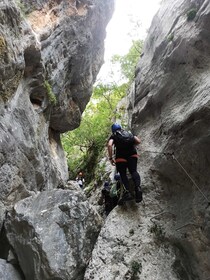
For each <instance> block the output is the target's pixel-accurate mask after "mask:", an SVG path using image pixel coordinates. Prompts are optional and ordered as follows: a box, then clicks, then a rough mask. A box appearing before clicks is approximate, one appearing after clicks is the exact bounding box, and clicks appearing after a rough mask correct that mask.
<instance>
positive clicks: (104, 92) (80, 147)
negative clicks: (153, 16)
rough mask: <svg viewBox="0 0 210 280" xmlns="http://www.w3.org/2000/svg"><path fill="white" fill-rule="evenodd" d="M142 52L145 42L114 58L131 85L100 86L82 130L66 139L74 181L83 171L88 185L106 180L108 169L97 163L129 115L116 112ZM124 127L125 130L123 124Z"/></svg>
mask: <svg viewBox="0 0 210 280" xmlns="http://www.w3.org/2000/svg"><path fill="white" fill-rule="evenodd" d="M141 49H142V41H140V40H139V41H134V42H133V45H132V47H131V48H130V50H129V53H128V54H127V55H125V56H115V57H114V58H113V63H119V64H120V68H121V73H122V74H123V76H124V80H125V79H126V80H127V81H126V82H124V83H122V84H121V85H117V84H116V83H110V84H98V85H97V86H96V87H95V88H94V91H93V94H92V98H91V101H90V102H89V104H88V105H87V107H86V109H85V111H84V113H83V116H82V120H81V124H80V127H78V128H77V129H75V130H73V131H70V132H67V133H65V134H63V135H62V137H61V140H62V145H63V148H64V150H65V152H66V157H67V161H68V166H69V170H70V174H69V175H70V179H75V177H76V175H77V173H78V171H79V170H83V172H84V174H85V180H86V183H87V184H88V183H89V182H90V181H91V180H92V179H93V177H94V178H95V180H96V181H97V182H98V183H100V182H101V180H103V179H104V178H103V176H101V174H102V173H105V170H104V167H103V166H100V169H99V166H97V162H98V160H99V156H100V155H101V152H102V150H103V149H104V147H105V145H106V143H107V139H108V137H109V135H110V127H111V124H112V123H113V121H115V120H116V119H122V116H123V115H124V113H125V108H120V109H119V108H118V109H117V110H116V106H117V104H118V103H119V101H120V100H121V99H122V98H123V97H124V96H125V94H126V91H127V89H128V86H129V83H130V82H132V80H133V78H134V72H135V67H136V64H137V61H138V60H139V57H140V54H141ZM121 124H122V125H123V126H124V124H123V122H122V123H121ZM96 167H97V168H96ZM102 169H103V170H102ZM94 172H95V173H94Z"/></svg>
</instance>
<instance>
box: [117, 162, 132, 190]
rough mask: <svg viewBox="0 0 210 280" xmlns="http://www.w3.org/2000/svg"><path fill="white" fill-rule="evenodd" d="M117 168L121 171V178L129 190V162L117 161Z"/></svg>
mask: <svg viewBox="0 0 210 280" xmlns="http://www.w3.org/2000/svg"><path fill="white" fill-rule="evenodd" d="M116 168H117V172H119V173H120V178H121V181H122V183H123V185H124V187H125V188H126V190H127V191H129V182H128V177H127V175H126V170H127V162H116Z"/></svg>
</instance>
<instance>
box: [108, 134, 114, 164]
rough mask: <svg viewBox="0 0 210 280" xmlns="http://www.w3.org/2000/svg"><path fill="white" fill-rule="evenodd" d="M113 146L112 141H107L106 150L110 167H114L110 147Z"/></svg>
mask: <svg viewBox="0 0 210 280" xmlns="http://www.w3.org/2000/svg"><path fill="white" fill-rule="evenodd" d="M113 144H114V140H113V139H109V141H108V144H107V148H108V156H109V161H110V162H111V164H112V165H114V159H113V154H112V146H113Z"/></svg>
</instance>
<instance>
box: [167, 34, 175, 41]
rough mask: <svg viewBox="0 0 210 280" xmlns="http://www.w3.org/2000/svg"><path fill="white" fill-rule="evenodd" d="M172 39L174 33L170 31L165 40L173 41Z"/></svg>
mask: <svg viewBox="0 0 210 280" xmlns="http://www.w3.org/2000/svg"><path fill="white" fill-rule="evenodd" d="M173 39H174V33H170V34H169V35H168V36H167V40H168V41H169V42H171V41H173Z"/></svg>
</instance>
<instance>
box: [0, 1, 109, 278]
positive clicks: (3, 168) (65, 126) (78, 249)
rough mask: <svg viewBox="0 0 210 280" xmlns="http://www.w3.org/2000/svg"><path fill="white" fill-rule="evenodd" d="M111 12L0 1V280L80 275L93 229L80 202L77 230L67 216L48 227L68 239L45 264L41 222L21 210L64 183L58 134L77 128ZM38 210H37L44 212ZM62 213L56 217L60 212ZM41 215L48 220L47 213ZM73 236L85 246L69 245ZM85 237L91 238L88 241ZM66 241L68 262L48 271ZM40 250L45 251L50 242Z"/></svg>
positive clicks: (99, 6) (104, 4)
mask: <svg viewBox="0 0 210 280" xmlns="http://www.w3.org/2000/svg"><path fill="white" fill-rule="evenodd" d="M113 5H114V1H113V0H105V1H104V0H103V1H102V0H80V1H73V0H68V1H67V0H64V1H60V0H58V1H57V0H56V1H54V0H46V1H39V0H33V1H22V0H17V1H16V0H2V1H0V260H2V261H1V266H0V275H3V276H2V279H4V280H9V279H17V280H19V279H43V280H44V279H75V277H76V278H77V279H81V278H82V275H83V274H84V269H85V266H86V264H87V263H86V262H87V259H88V258H89V256H90V252H91V248H92V246H93V244H94V242H95V238H96V236H97V233H98V231H99V228H100V223H99V224H97V221H96V219H95V216H94V214H93V215H92V214H91V209H89V208H88V207H89V206H88V203H87V202H85V198H84V197H83V198H82V199H83V200H84V201H83V202H81V211H82V212H83V214H84V213H85V212H86V214H87V213H88V214H90V216H88V217H87V215H86V214H84V217H83V218H82V215H83V214H82V215H80V218H81V224H79V223H78V224H77V223H76V221H77V217H76V216H75V219H73V220H69V221H68V222H66V224H65V225H60V226H61V227H63V228H62V230H61V231H60V230H59V226H57V227H56V221H54V222H53V221H51V222H52V224H53V223H54V225H55V238H57V239H58V236H57V235H59V236H60V235H62V232H64V231H65V233H63V234H64V235H63V237H62V238H63V241H65V240H64V239H65V238H67V237H66V235H65V234H67V235H68V238H69V240H68V241H66V242H64V243H62V244H61V247H62V246H63V247H62V248H57V247H56V246H55V247H54V249H53V250H55V252H57V254H55V256H53V253H52V252H51V253H50V255H51V256H52V260H51V259H50V257H49V258H48V254H49V252H48V249H46V248H43V247H42V242H45V241H44V237H43V236H44V235H45V234H46V235H47V231H48V228H47V227H46V228H45V230H46V231H45V234H43V236H41V237H40V236H39V237H38V235H37V234H38V232H36V231H37V229H38V231H39V230H40V227H41V224H40V222H41V220H39V219H36V217H31V220H30V217H29V213H28V214H27V212H28V211H29V209H28V208H27V207H26V204H27V203H28V204H30V205H33V203H35V204H36V202H35V201H37V200H36V196H37V195H38V194H39V195H40V196H42V193H43V196H45V199H47V196H48V194H49V193H48V192H50V191H51V192H52V196H53V195H54V196H56V194H58V193H59V191H58V190H56V189H57V188H58V187H63V186H64V185H65V184H66V182H67V179H68V170H67V163H66V159H65V155H64V151H63V149H62V147H61V142H60V133H63V132H65V131H68V130H72V129H74V128H76V127H78V126H79V124H80V119H81V114H82V112H83V111H84V109H85V106H86V104H87V102H88V101H89V99H90V96H91V92H92V85H93V83H94V82H95V79H96V75H97V73H98V72H99V69H100V67H101V65H102V63H103V54H104V39H105V36H106V32H105V28H106V25H107V23H108V21H109V20H110V18H111V15H112V12H113ZM61 192H62V191H61ZM54 196H53V197H54ZM61 196H62V199H61V200H62V201H64V200H66V201H67V202H69V200H71V196H72V194H70V191H69V190H68V191H65V194H64V193H62V194H61ZM77 197H78V201H79V200H80V194H79V193H77V192H76V191H75V198H74V199H75V201H76V200H77ZM25 199H26V200H25ZM29 201H30V203H29ZM59 201H60V196H59V195H58V197H57V200H56V201H54V204H55V205H54V207H55V209H57V210H58V209H59V205H60V204H59V203H60V202H59ZM45 202H46V203H47V201H45ZM45 202H43V200H42V202H39V203H43V207H44V205H45ZM16 203H17V204H16ZM19 203H20V204H19ZM37 203H38V202H37ZM39 203H38V204H39ZM62 203H63V202H62ZM18 205H21V206H18ZM62 205H63V204H62ZM13 207H14V210H13V211H12V210H11V209H13ZM28 207H29V208H30V207H32V208H30V209H31V210H30V211H32V212H33V211H34V210H35V208H37V211H39V210H38V209H39V205H37V204H36V206H28ZM66 207H67V206H66ZM71 207H73V206H72V205H71ZM78 207H79V206H78ZM20 208H21V211H20V213H19V212H18V213H16V210H15V209H20ZM67 208H68V207H67ZM67 208H65V209H66V210H65V209H64V210H63V211H64V212H65V211H67V212H68V209H67ZM79 208H80V207H79ZM79 208H78V209H79ZM78 209H77V210H78ZM82 209H83V210H84V211H83V210H82ZM42 210H43V209H42ZM42 210H40V211H42ZM48 210H49V213H50V211H51V208H50V209H48ZM48 210H47V211H48ZM10 211H12V212H10ZM58 211H62V210H58ZM78 211H80V210H78ZM75 212H76V210H75ZM34 213H35V212H34ZM59 213H61V212H59ZM65 213H66V212H65ZM79 213H80V212H79ZM6 214H8V215H6ZM16 214H17V217H16ZM80 214H81V213H80ZM65 215H66V214H64V216H65ZM75 215H76V214H75ZM25 216H27V218H23V220H22V221H21V217H25ZM67 216H68V215H67ZM37 217H38V216H37ZM51 218H53V217H51ZM54 218H55V217H54ZM54 218H53V219H54ZM7 219H8V220H7ZM67 220H68V218H67ZM6 221H7V222H6ZM9 221H11V222H9ZM63 222H64V223H65V221H63ZM92 222H93V224H92ZM27 223H28V224H27ZM33 223H34V224H33ZM58 223H60V222H58ZM86 223H87V224H86ZM32 224H33V227H34V229H33V228H32ZM6 225H7V229H6ZM15 225H17V228H15ZM77 226H78V227H79V229H78V228H77ZM74 227H75V232H74ZM94 228H95V229H94ZM77 230H80V231H81V235H82V238H84V241H85V242H86V245H85V244H83V243H81V246H80V245H79V244H77V242H76V239H74V236H76V231H77ZM27 231H28V233H27ZM67 232H68V233H67ZM90 232H91V233H93V232H95V233H94V234H93V235H92V236H91V234H90ZM21 236H22V237H21ZM21 238H22V239H21ZM27 238H28V239H30V238H32V240H30V241H28V239H27ZM49 238H50V237H49ZM68 238H67V239H68ZM71 238H72V240H73V239H74V241H73V243H72V246H73V247H74V246H75V247H74V249H72V252H71V253H72V258H70V259H68V258H67V259H66V263H65V264H63V263H62V264H60V266H61V267H60V268H56V267H55V266H56V264H55V263H56V261H58V259H59V258H63V253H62V252H63V251H62V250H66V252H68V251H71V249H70V243H71V240H70V239H71ZM82 240H83V239H82ZM36 242H37V243H36ZM26 243H27V245H26ZM47 243H48V244H47V246H50V245H49V244H50V243H51V241H50V240H47ZM25 245H26V246H25ZM21 246H23V247H24V246H25V247H24V249H23V248H22V247H21ZM30 246H31V247H30ZM44 247H45V246H44ZM73 247H72V248H73ZM85 247H87V250H86V249H85ZM83 249H84V251H83ZM56 250H58V251H56ZM59 250H61V251H62V252H61V251H59ZM10 253H11V254H13V257H12V260H10V258H9V255H10ZM80 254H83V255H80ZM55 258H56V260H55ZM5 260H7V261H8V262H9V263H5ZM29 260H31V261H29ZM80 261H81V263H80ZM40 263H41V265H40V267H38V266H39V264H40ZM58 263H59V262H58ZM78 263H80V264H79V265H78ZM13 265H14V267H15V268H17V270H16V269H13V268H14V267H13ZM59 269H60V270H59ZM59 274H60V275H59ZM55 275H57V276H55ZM24 277H25V278H24Z"/></svg>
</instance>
